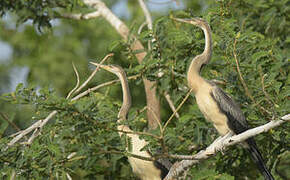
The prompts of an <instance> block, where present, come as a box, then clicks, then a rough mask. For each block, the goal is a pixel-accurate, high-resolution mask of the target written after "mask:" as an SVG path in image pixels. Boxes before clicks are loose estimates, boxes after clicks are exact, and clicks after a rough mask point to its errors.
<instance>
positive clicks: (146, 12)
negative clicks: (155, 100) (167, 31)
mask: <svg viewBox="0 0 290 180" xmlns="http://www.w3.org/2000/svg"><path fill="white" fill-rule="evenodd" d="M138 2H139V4H140V7H141V8H142V11H143V13H144V15H145V18H146V23H147V26H148V29H149V30H150V31H153V23H152V17H151V15H150V12H149V10H148V8H147V6H146V4H145V3H144V1H143V0H138ZM140 29H141V27H140V28H139V30H140ZM139 30H138V33H139ZM140 31H141V30H140ZM154 41H156V39H155V38H153V39H152V40H151V42H154ZM148 49H149V50H151V44H150V42H149V41H148ZM162 75H163V73H162V72H160V73H158V77H161V76H162ZM164 96H165V99H166V101H167V102H168V104H169V107H170V108H171V110H172V111H173V112H174V111H175V109H176V108H175V107H174V104H173V102H172V100H171V97H170V95H169V94H168V92H165V93H164ZM152 112H154V111H152ZM175 116H176V118H179V114H178V113H176V114H175Z"/></svg>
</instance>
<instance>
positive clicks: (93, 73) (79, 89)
mask: <svg viewBox="0 0 290 180" xmlns="http://www.w3.org/2000/svg"><path fill="white" fill-rule="evenodd" d="M112 56H114V54H113V53H110V54H107V55H106V56H105V57H104V58H103V59H102V61H101V62H100V64H103V63H104V62H105V61H106V60H107V59H109V58H110V57H112ZM99 69H100V66H97V67H96V69H95V70H94V71H93V72H92V74H91V75H90V76H89V78H88V79H87V80H86V81H85V82H84V83H83V84H82V85H81V86H80V87H79V88H78V89H77V90H76V91H75V92H74V93H78V92H80V91H81V90H82V89H83V88H84V87H85V86H86V85H87V84H88V83H89V82H90V80H91V79H92V78H93V77H94V76H95V74H96V73H97V71H98V70H99Z"/></svg>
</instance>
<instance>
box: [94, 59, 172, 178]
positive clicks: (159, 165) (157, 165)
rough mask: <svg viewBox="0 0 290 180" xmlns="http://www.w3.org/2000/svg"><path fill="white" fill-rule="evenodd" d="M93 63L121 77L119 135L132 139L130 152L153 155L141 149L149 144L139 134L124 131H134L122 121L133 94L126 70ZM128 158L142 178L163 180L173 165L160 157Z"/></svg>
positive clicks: (124, 118)
mask: <svg viewBox="0 0 290 180" xmlns="http://www.w3.org/2000/svg"><path fill="white" fill-rule="evenodd" d="M91 64H93V65H96V66H100V67H101V68H103V69H105V70H107V71H109V72H111V73H114V74H115V75H117V76H118V78H119V79H120V81H121V86H122V91H123V104H122V107H121V109H120V111H119V114H118V121H117V122H118V124H120V125H118V127H117V128H118V130H119V135H120V137H121V136H122V135H123V134H124V135H126V136H128V137H129V138H130V139H131V146H132V148H131V149H132V151H131V152H130V153H132V154H135V155H138V156H142V157H151V154H150V153H149V152H147V151H141V149H142V148H143V147H144V146H146V145H147V144H148V143H147V142H146V141H145V140H143V139H140V138H139V135H137V134H134V133H123V132H124V131H126V132H133V131H132V130H131V129H130V128H129V127H128V126H127V125H121V124H122V122H123V121H125V120H126V119H127V116H128V112H129V109H130V107H131V94H130V89H129V86H128V81H127V78H126V74H125V72H124V70H123V69H122V68H121V67H119V66H113V65H101V64H97V63H93V62H91ZM121 131H123V132H121ZM127 150H128V148H127ZM128 160H129V163H130V165H131V167H132V169H133V172H134V173H135V174H136V175H137V176H138V177H139V178H140V179H141V180H161V179H163V178H165V177H166V175H167V174H168V171H169V169H170V167H171V163H170V161H169V160H166V159H160V160H157V161H146V160H142V159H138V158H134V157H128Z"/></svg>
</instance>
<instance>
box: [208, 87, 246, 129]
mask: <svg viewBox="0 0 290 180" xmlns="http://www.w3.org/2000/svg"><path fill="white" fill-rule="evenodd" d="M211 95H212V97H213V98H214V100H215V101H216V102H217V104H218V106H219V108H220V110H221V111H222V112H223V113H225V115H226V116H227V118H228V122H227V124H228V126H229V128H230V129H231V130H232V131H233V132H234V133H235V134H240V133H242V132H244V131H246V130H248V123H247V120H246V118H245V116H244V114H243V112H242V111H241V109H240V107H239V105H237V104H236V102H235V101H234V100H233V99H232V98H231V97H230V96H228V95H227V94H226V93H225V92H224V91H223V90H222V89H220V88H219V87H217V86H214V88H213V90H212V93H211Z"/></svg>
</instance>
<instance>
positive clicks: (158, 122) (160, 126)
mask: <svg viewBox="0 0 290 180" xmlns="http://www.w3.org/2000/svg"><path fill="white" fill-rule="evenodd" d="M146 107H147V106H146ZM147 109H148V110H149V111H151V112H152V114H153V115H154V117H155V121H156V122H157V124H158V126H159V129H160V131H161V130H162V125H161V123H160V121H159V120H158V118H157V115H156V114H155V112H154V111H153V110H152V109H151V108H150V107H147Z"/></svg>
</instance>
